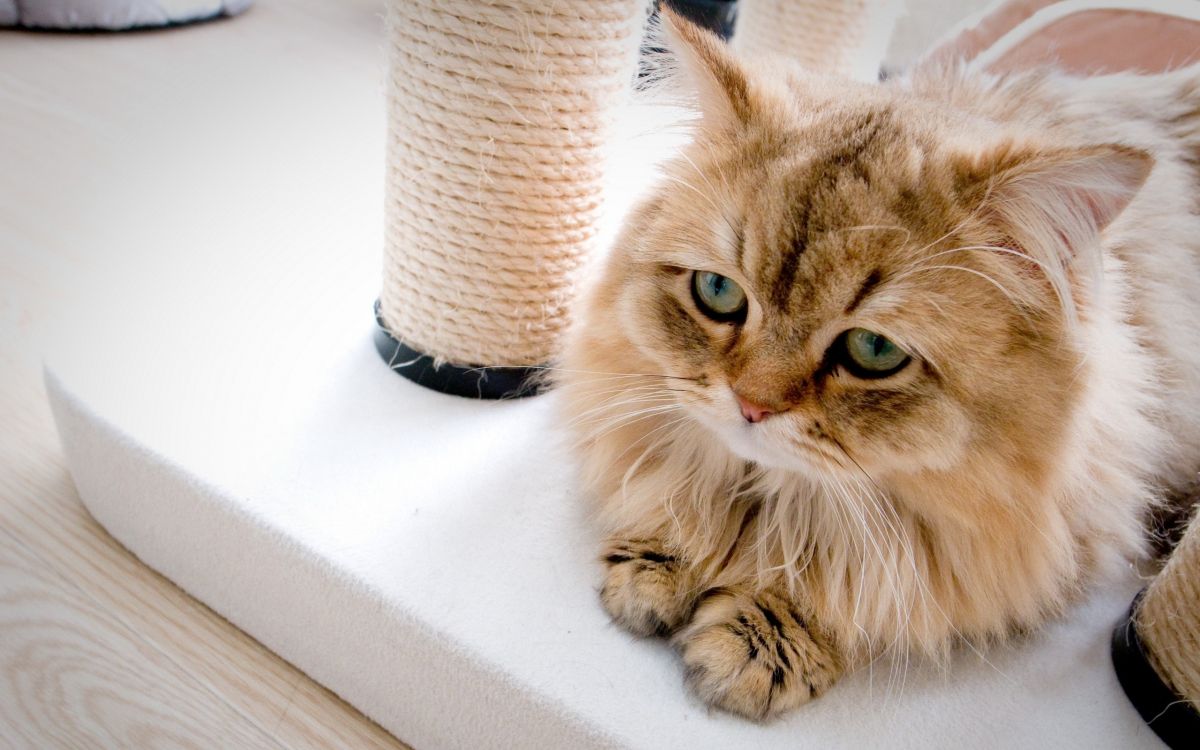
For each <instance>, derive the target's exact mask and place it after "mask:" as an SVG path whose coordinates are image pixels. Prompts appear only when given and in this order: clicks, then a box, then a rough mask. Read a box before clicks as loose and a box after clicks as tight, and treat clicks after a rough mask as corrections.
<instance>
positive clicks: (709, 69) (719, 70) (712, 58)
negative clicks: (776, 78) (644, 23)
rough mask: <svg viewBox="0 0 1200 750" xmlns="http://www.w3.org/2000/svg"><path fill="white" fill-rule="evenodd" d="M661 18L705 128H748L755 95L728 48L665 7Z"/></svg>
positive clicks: (660, 11)
mask: <svg viewBox="0 0 1200 750" xmlns="http://www.w3.org/2000/svg"><path fill="white" fill-rule="evenodd" d="M659 17H660V18H661V19H662V31H663V34H664V36H665V37H666V43H667V46H668V48H669V49H670V50H671V52H672V53H673V54H674V56H675V59H676V61H677V64H678V69H677V71H676V72H677V74H678V75H681V76H682V77H683V79H684V82H685V84H686V85H687V86H688V87H690V88H691V90H692V91H693V92H694V93H695V95H696V98H697V100H698V102H699V107H700V113H701V116H702V117H703V119H704V122H705V124H706V125H708V126H710V127H714V128H715V129H723V128H728V127H736V126H738V125H745V124H747V123H748V122H749V121H750V120H751V118H752V116H753V111H754V107H753V94H752V91H751V89H750V82H749V78H748V77H747V75H746V71H745V69H744V68H743V66H742V64H741V62H739V61H738V60H737V58H735V57H734V56H733V53H732V52H731V51H730V50H729V47H728V46H727V45H726V44H725V43H724V42H722V41H721V40H720V39H719V38H718V37H717V36H715V35H714V34H712V33H710V32H708V31H706V30H705V29H702V28H700V27H699V26H697V25H696V24H694V23H692V22H691V21H689V20H687V19H686V18H684V17H683V16H681V15H679V14H678V13H676V12H675V11H673V10H671V9H670V7H668V6H667V4H666V3H664V4H663V5H662V6H661V8H660V9H659Z"/></svg>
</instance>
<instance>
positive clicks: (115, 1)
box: [0, 0, 253, 31]
mask: <svg viewBox="0 0 1200 750" xmlns="http://www.w3.org/2000/svg"><path fill="white" fill-rule="evenodd" d="M251 2H253V0H0V26H20V27H23V28H27V29H64V30H74V31H121V30H123V29H142V28H152V27H156V26H176V25H179V24H185V23H193V22H196V21H206V20H209V19H212V18H217V17H220V16H233V15H237V14H238V13H241V12H242V11H244V10H246V9H247V8H249V7H250V4H251Z"/></svg>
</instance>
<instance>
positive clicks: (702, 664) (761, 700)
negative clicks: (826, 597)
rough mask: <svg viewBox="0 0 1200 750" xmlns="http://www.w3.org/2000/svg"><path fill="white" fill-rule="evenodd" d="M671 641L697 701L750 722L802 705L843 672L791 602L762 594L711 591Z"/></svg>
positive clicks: (824, 640) (826, 642)
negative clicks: (673, 640)
mask: <svg viewBox="0 0 1200 750" xmlns="http://www.w3.org/2000/svg"><path fill="white" fill-rule="evenodd" d="M675 643H676V645H677V646H678V648H679V650H680V652H681V653H682V656H683V663H684V665H685V667H686V675H687V676H686V680H687V683H688V686H689V687H690V688H691V690H692V691H693V692H694V693H695V694H696V695H697V696H698V697H699V698H700V699H701V700H703V701H704V702H705V703H707V704H708V705H710V706H714V707H716V708H720V709H723V710H725V711H729V712H731V713H735V714H740V715H741V716H745V717H748V718H751V719H756V720H763V719H768V718H771V717H774V716H778V715H779V714H782V713H784V712H786V711H789V710H791V709H793V708H796V707H797V706H800V705H802V704H804V703H807V702H808V701H810V700H812V699H813V698H815V697H817V696H818V695H820V694H821V693H822V692H824V691H825V690H826V689H827V688H828V687H829V686H830V685H832V684H833V683H834V681H836V680H837V678H838V676H839V675H841V673H842V666H841V663H840V659H839V658H838V656H837V654H836V653H834V651H833V649H832V646H831V644H830V641H829V640H828V639H827V638H825V637H824V636H822V635H821V634H819V633H818V632H815V631H814V630H813V629H811V628H810V626H809V625H808V624H807V623H806V622H805V620H804V618H803V617H802V616H801V614H800V612H799V610H798V609H797V608H796V607H795V606H794V605H793V604H792V603H791V602H789V601H788V600H787V599H785V598H784V597H782V596H777V595H774V594H771V593H766V592H762V593H757V594H750V593H745V592H737V591H732V590H730V589H726V588H718V589H710V590H709V591H707V592H705V593H704V594H702V595H701V597H700V600H699V602H698V603H697V605H696V609H695V612H694V614H693V615H692V619H691V621H690V622H689V623H688V625H687V627H686V628H684V629H683V630H682V631H680V632H679V633H678V634H677V635H676V636H675Z"/></svg>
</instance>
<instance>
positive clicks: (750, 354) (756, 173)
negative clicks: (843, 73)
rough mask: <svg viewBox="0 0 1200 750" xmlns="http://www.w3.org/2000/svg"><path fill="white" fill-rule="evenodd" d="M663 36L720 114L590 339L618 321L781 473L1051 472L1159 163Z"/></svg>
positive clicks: (681, 27)
mask: <svg viewBox="0 0 1200 750" xmlns="http://www.w3.org/2000/svg"><path fill="white" fill-rule="evenodd" d="M666 16H667V20H666V26H667V35H668V38H669V40H670V45H671V47H672V48H673V50H674V51H675V53H676V55H677V57H678V59H679V64H680V67H681V69H682V71H681V72H682V75H683V77H684V78H685V79H686V81H687V82H688V83H689V84H690V86H691V88H692V90H693V91H695V92H696V95H697V100H698V104H699V109H700V111H701V113H702V115H701V117H700V119H699V121H698V123H697V126H696V133H695V137H694V140H693V142H692V143H691V144H690V146H688V147H687V148H686V149H685V150H684V151H683V152H682V153H681V155H680V156H679V157H678V158H676V159H674V160H673V161H671V162H670V163H669V164H668V165H667V166H666V167H665V178H664V179H663V180H662V182H661V184H660V185H659V186H658V187H657V188H656V190H655V191H654V193H653V194H652V195H651V197H650V198H649V199H648V200H647V201H646V202H645V203H644V204H643V205H642V206H641V207H640V208H639V209H638V210H637V211H635V213H634V216H633V218H632V219H631V221H630V222H629V223H628V225H627V227H626V230H625V232H624V235H623V237H622V238H621V239H620V241H619V242H618V246H617V248H616V250H615V251H614V256H613V257H612V258H611V259H610V262H609V263H608V265H607V268H606V270H605V271H604V274H605V277H604V278H603V279H602V280H601V282H600V284H601V287H602V289H603V291H602V293H601V294H600V295H598V296H597V297H596V299H597V300H599V301H600V302H599V303H598V304H600V305H602V306H605V307H606V308H607V309H605V310H603V311H593V320H595V321H597V324H604V325H611V324H612V322H613V321H614V319H615V321H616V324H617V325H618V326H619V327H620V329H621V331H622V333H623V335H624V337H625V338H626V340H627V341H628V342H629V343H631V344H632V345H633V347H634V348H635V349H636V351H637V353H638V354H639V355H640V358H641V359H642V360H643V361H645V362H647V363H650V366H651V367H653V368H654V370H655V371H657V372H660V373H662V374H664V375H668V376H672V377H673V378H674V379H673V380H672V381H671V382H672V387H673V389H674V391H673V392H674V394H675V398H676V399H677V400H678V402H679V404H680V405H681V406H682V408H683V410H684V411H685V412H686V413H687V414H688V415H689V416H690V417H691V418H693V419H694V421H695V422H697V423H699V424H701V425H703V426H704V427H705V428H707V429H708V430H710V431H711V432H712V433H713V434H714V435H715V437H716V438H717V439H718V440H720V441H721V442H723V443H724V444H725V445H726V446H727V447H728V448H729V450H730V451H732V452H733V453H734V454H736V455H738V456H741V457H742V458H745V459H747V460H750V461H754V462H756V463H759V464H762V465H765V466H771V467H778V468H784V469H790V470H796V471H801V472H809V473H816V474H821V473H827V472H851V473H853V472H858V471H864V470H865V471H867V472H869V473H870V474H871V475H872V476H874V477H878V476H882V475H887V474H889V473H894V472H908V473H912V472H919V471H923V470H949V469H952V468H953V467H956V466H959V465H960V464H961V461H962V460H963V459H964V458H965V457H967V456H968V455H970V454H972V453H978V452H980V451H985V452H991V453H992V454H994V455H999V454H1003V455H1005V456H1007V457H1008V459H1011V461H1010V463H1011V462H1013V461H1015V462H1017V463H1020V462H1022V461H1030V460H1038V459H1036V458H1032V457H1038V456H1050V455H1052V453H1053V450H1052V449H1051V446H1052V443H1053V441H1055V440H1056V439H1057V438H1058V437H1059V436H1060V435H1061V431H1062V430H1063V429H1066V427H1065V425H1066V423H1067V420H1066V419H1065V415H1067V414H1068V413H1069V411H1070V409H1071V408H1072V404H1073V403H1074V402H1075V401H1076V399H1077V398H1078V393H1077V387H1076V385H1075V384H1074V380H1075V374H1076V373H1077V371H1078V368H1079V367H1081V366H1082V363H1083V359H1084V350H1085V348H1086V347H1085V346H1084V342H1083V341H1082V340H1081V338H1080V337H1081V335H1082V334H1081V325H1082V322H1086V320H1087V319H1088V316H1089V314H1090V313H1089V311H1090V310H1091V309H1092V306H1093V305H1094V304H1096V300H1097V299H1098V295H1100V294H1101V293H1102V288H1101V286H1102V285H1101V283H1100V278H1101V275H1100V270H1101V261H1102V257H1101V251H1100V247H1099V237H1100V233H1101V232H1102V231H1103V230H1104V229H1105V227H1107V226H1108V225H1109V224H1110V222H1112V221H1113V220H1114V219H1115V218H1116V217H1117V216H1118V215H1119V214H1120V212H1121V211H1122V210H1123V209H1124V208H1125V206H1126V205H1127V204H1128V203H1129V201H1130V200H1131V199H1132V198H1133V197H1134V195H1135V194H1136V192H1137V191H1138V189H1139V187H1140V186H1141V184H1142V182H1143V181H1144V180H1145V179H1146V177H1147V175H1148V174H1149V171H1150V168H1151V165H1152V160H1151V159H1150V157H1149V156H1147V155H1146V154H1145V153H1143V152H1141V151H1138V150H1135V149H1132V148H1128V147H1125V146H1121V145H1113V144H1096V145H1080V144H1075V143H1072V144H1063V143H1052V142H1047V141H1044V140H1042V139H1041V138H1042V137H1041V135H1039V134H1038V133H1037V132H1036V130H1035V129H1030V132H1023V131H1021V130H1020V129H1019V128H1018V127H1016V126H1014V125H1013V124H1011V123H1009V124H1000V123H997V122H989V121H987V120H986V119H985V118H984V117H982V116H980V115H968V114H963V113H955V112H953V111H951V110H950V109H949V108H947V107H946V106H945V105H944V104H941V103H939V102H936V101H933V100H930V99H928V98H922V97H920V96H918V95H916V94H914V93H913V92H912V91H907V90H905V89H904V88H903V87H901V86H898V85H886V86H872V85H863V84H853V83H850V82H847V81H842V80H833V79H826V78H821V77H817V76H810V75H805V74H802V73H799V72H786V73H785V72H780V71H769V72H763V71H761V70H759V69H757V68H753V67H751V66H750V65H748V64H747V63H745V62H743V61H741V60H739V59H737V58H735V57H734V56H733V55H732V54H731V53H730V52H729V51H728V49H727V48H726V47H725V46H724V45H723V44H722V43H721V42H720V41H719V40H717V39H716V38H715V37H713V36H711V35H709V34H707V33H706V32H704V31H702V30H700V29H698V28H696V27H694V26H692V25H690V24H688V23H687V22H685V21H681V20H680V19H678V18H677V17H675V16H673V15H671V14H670V13H667V14H666ZM597 315H599V316H600V317H596V316H597ZM1030 470H1031V471H1032V470H1033V468H1031V469H1030Z"/></svg>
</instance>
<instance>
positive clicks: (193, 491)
mask: <svg viewBox="0 0 1200 750" xmlns="http://www.w3.org/2000/svg"><path fill="white" fill-rule="evenodd" d="M45 379H46V389H47V392H48V394H49V396H50V403H51V407H52V409H53V413H54V418H55V422H56V424H57V426H58V431H59V435H60V438H61V440H62V445H63V451H64V453H65V454H66V458H67V463H68V465H69V466H70V467H71V473H72V477H73V478H74V480H75V483H76V486H77V487H78V490H79V494H80V497H81V498H83V501H84V504H85V505H86V506H87V508H88V510H89V511H90V512H91V514H92V515H93V516H94V517H95V518H96V520H97V521H98V522H99V523H100V524H101V525H102V526H104V528H105V529H106V530H108V532H109V533H110V534H112V535H113V537H114V538H116V539H117V540H118V541H119V542H121V544H123V545H124V546H125V547H126V548H128V549H129V550H130V551H132V552H133V553H134V554H135V555H136V556H137V557H138V558H139V559H141V560H142V562H144V563H146V564H147V565H149V566H150V567H151V568H154V569H155V570H157V571H158V572H160V573H161V574H163V575H164V576H166V577H167V578H168V579H170V580H171V581H172V582H174V583H176V584H177V585H179V586H180V587H181V588H183V589H184V590H185V591H187V592H189V593H190V594H191V595H193V596H195V597H196V598H197V599H199V600H201V601H202V602H205V603H206V604H208V605H209V606H211V607H213V608H214V609H215V610H216V611H217V612H218V613H219V614H221V615H222V616H223V617H225V618H226V619H228V620H229V621H230V622H231V623H233V624H234V625H236V626H237V627H239V628H241V629H242V630H244V631H245V632H247V633H249V634H250V635H251V636H253V637H255V638H256V639H257V640H259V641H260V642H261V643H262V644H263V645H264V646H266V647H267V648H269V649H271V650H272V651H274V652H275V653H276V654H278V655H279V656H281V657H282V658H284V659H285V660H287V661H289V662H291V663H292V664H294V665H295V666H296V667H298V668H299V669H301V670H302V671H304V672H305V673H307V674H308V675H309V676H310V677H312V678H313V679H315V680H316V681H317V682H320V683H321V684H323V685H325V686H326V687H328V688H329V689H330V690H332V691H333V692H335V693H337V694H338V695H339V696H341V697H342V698H343V699H345V700H346V701H347V702H349V703H351V704H352V705H354V706H356V707H357V708H358V709H359V710H361V711H362V712H363V713H365V714H366V715H367V716H369V717H370V718H371V719H373V720H374V721H376V722H377V723H379V724H380V725H381V726H383V727H384V728H385V729H387V730H388V731H390V732H391V733H393V734H394V735H396V736H397V737H399V738H400V739H402V740H404V741H405V742H407V743H409V744H411V745H412V746H413V747H414V748H419V750H433V749H434V748H482V747H501V746H504V747H509V746H511V747H524V748H535V747H536V748H580V749H581V750H583V749H586V748H610V747H620V746H622V743H620V742H619V741H618V740H617V739H616V738H614V737H612V736H610V735H608V734H606V733H605V732H604V731H603V730H602V729H601V728H599V727H595V726H589V725H588V724H586V723H585V722H583V721H581V720H580V718H579V717H578V716H574V715H572V714H570V713H569V712H568V711H566V710H564V709H563V707H561V706H559V705H556V704H554V703H552V702H549V701H547V700H546V699H545V698H543V697H541V696H536V695H533V694H531V693H530V692H529V691H528V690H527V689H526V688H525V687H524V686H522V685H518V684H514V683H513V682H512V681H511V680H510V679H509V678H508V677H507V676H506V675H505V674H504V673H503V672H502V671H500V670H496V669H487V668H486V666H483V665H484V664H485V663H486V657H483V656H482V655H478V654H476V655H467V654H464V653H462V651H461V648H460V647H458V646H456V645H455V644H453V643H450V642H448V641H447V640H446V639H445V638H443V637H439V635H438V634H437V633H436V632H433V631H431V630H430V629H428V628H427V627H425V626H424V625H423V624H422V623H420V622H418V621H417V620H415V619H413V618H412V617H411V616H410V615H409V613H406V612H403V611H400V610H398V609H397V608H396V607H394V606H393V605H390V604H389V603H388V602H387V601H386V599H385V598H384V597H382V596H380V595H379V594H378V593H377V592H375V591H373V590H371V589H370V588H368V587H366V586H364V585H363V584H362V583H361V582H358V581H355V580H353V579H351V578H349V577H347V576H344V575H342V574H341V573H340V572H339V571H338V570H337V569H336V568H334V567H333V566H328V567H327V569H326V570H324V571H320V572H318V571H316V570H315V567H316V566H317V565H318V564H319V561H317V560H315V559H314V558H313V556H312V555H311V554H306V553H305V551H304V550H303V549H302V548H300V547H299V546H298V545H297V544H296V543H295V542H294V541H293V540H291V539H289V538H288V537H287V536H285V535H284V534H282V533H281V532H280V531H278V530H277V529H274V528H272V527H270V526H269V525H268V524H266V523H265V522H264V521H263V520H262V519H260V518H255V517H252V516H251V515H250V514H248V513H246V511H245V510H244V509H242V508H240V507H238V505H237V504H236V503H234V502H231V501H230V500H229V499H228V498H226V497H224V496H223V493H222V491H221V490H220V489H219V488H217V487H213V486H209V485H207V484H205V483H204V482H202V481H200V480H198V479H196V478H195V477H193V476H191V475H189V474H188V473H187V472H186V471H184V470H182V469H181V468H179V467H177V466H173V465H172V464H171V463H170V461H169V460H167V459H166V458H164V457H162V456H159V455H156V454H155V453H153V452H152V451H150V450H149V449H147V448H146V447H145V446H143V445H141V444H139V443H137V442H136V441H135V440H134V439H132V438H131V437H130V436H128V435H126V434H125V433H123V432H122V431H121V430H120V429H118V428H117V427H116V426H115V425H113V424H111V423H109V422H108V421H106V420H105V419H104V418H103V417H101V416H100V415H97V414H96V413H94V412H93V411H92V410H90V409H89V408H88V407H87V405H85V404H84V403H82V402H81V401H80V400H79V399H77V398H76V397H75V396H74V395H73V394H72V393H71V392H70V390H69V389H68V388H67V387H66V386H65V385H64V383H63V382H62V381H61V380H60V379H59V378H58V377H57V376H56V375H55V373H54V371H53V369H52V368H50V367H47V369H46V376H45ZM97 466H106V467H108V468H107V470H106V471H103V472H97V471H90V470H89V469H90V468H92V467H97ZM164 468H165V469H166V471H164ZM117 477H121V479H120V480H118V479H117ZM181 494H182V495H186V497H187V499H188V501H189V502H178V501H177V502H172V503H170V504H169V505H162V504H159V503H156V499H157V498H158V497H160V496H167V495H173V496H179V495H181ZM118 505H119V506H123V508H122V509H121V510H120V512H114V511H115V508H116V507H118ZM164 508H165V509H166V510H169V511H170V517H169V518H167V517H163V516H162V513H163V510H164ZM131 511H132V512H131ZM130 518H138V519H139V522H137V523H129V520H128V519H130ZM180 527H188V534H187V535H186V536H184V535H179V534H172V533H167V532H165V529H169V528H180ZM181 545H188V546H190V547H192V548H193V550H192V551H191V552H190V553H181V550H180V549H179V548H180V546H181ZM247 547H254V548H257V549H258V550H259V551H260V557H259V562H260V564H259V566H258V567H257V569H255V570H252V571H246V576H245V577H244V578H242V579H240V580H237V581H227V583H228V585H224V586H221V585H218V584H217V583H216V582H215V581H214V580H212V579H210V578H209V577H208V576H206V575H203V574H202V573H200V572H199V571H202V570H203V569H204V568H206V567H207V566H208V565H209V561H210V560H211V559H215V558H220V557H237V556H238V553H237V550H238V549H239V548H247ZM314 581H316V582H319V585H318V586H316V587H313V586H311V585H310V584H311V583H312V582H314ZM264 602H271V603H272V605H273V606H264ZM381 608H390V609H391V610H392V611H390V612H388V613H387V615H388V619H389V620H391V622H392V623H393V624H394V626H395V627H394V628H393V630H392V633H393V638H392V640H391V641H390V642H387V643H378V644H376V647H375V648H373V649H364V648H362V647H361V640H362V637H363V635H364V633H362V632H360V631H358V630H357V629H356V628H355V627H354V626H355V623H363V622H371V621H374V620H376V619H377V618H378V617H379V614H380V612H379V610H380V609H381ZM297 617H303V618H305V621H304V625H303V627H302V628H297V627H295V620H296V618H297ZM372 637H374V636H372ZM313 642H320V643H323V644H328V648H326V649H325V650H323V651H321V652H317V651H314V650H313V649H312V648H311V643H313ZM306 643H307V644H309V645H308V646H307V647H306V645H305V644H306ZM497 688H501V689H497ZM504 688H507V689H504ZM449 707H455V708H456V709H457V712H451V711H448V710H447V709H448V708H449ZM497 727H503V729H502V730H500V731H499V732H497ZM500 737H505V738H509V739H511V738H522V740H521V743H520V744H510V743H508V742H503V741H499V738H500Z"/></svg>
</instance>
